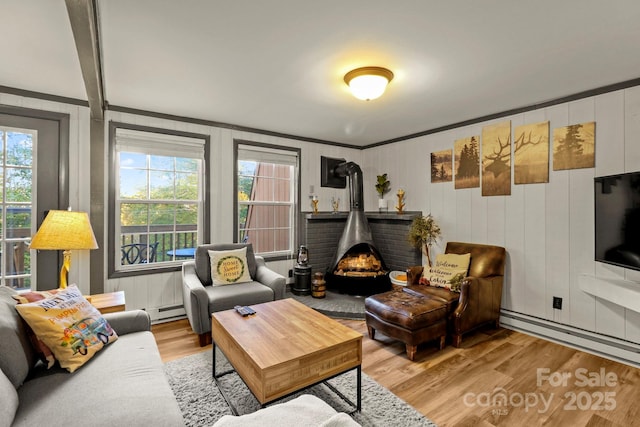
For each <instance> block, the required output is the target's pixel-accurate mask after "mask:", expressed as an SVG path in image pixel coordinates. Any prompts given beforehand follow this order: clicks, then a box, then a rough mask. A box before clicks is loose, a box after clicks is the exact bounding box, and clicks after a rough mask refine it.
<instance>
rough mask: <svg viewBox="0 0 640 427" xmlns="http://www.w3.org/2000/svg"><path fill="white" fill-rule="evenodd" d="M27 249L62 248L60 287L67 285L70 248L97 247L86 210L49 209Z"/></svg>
mask: <svg viewBox="0 0 640 427" xmlns="http://www.w3.org/2000/svg"><path fill="white" fill-rule="evenodd" d="M29 249H42V250H63V251H64V261H63V263H62V269H61V270H60V287H61V288H66V287H67V277H68V275H69V269H70V268H71V250H72V249H98V242H96V236H95V235H94V234H93V229H92V228H91V223H90V222H89V215H88V214H87V213H86V212H74V211H70V210H69V211H57V210H51V211H49V213H48V214H47V216H46V217H45V218H44V221H42V225H41V226H40V229H39V230H38V232H37V233H36V235H35V236H33V238H32V239H31V245H29Z"/></svg>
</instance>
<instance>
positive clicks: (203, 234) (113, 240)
mask: <svg viewBox="0 0 640 427" xmlns="http://www.w3.org/2000/svg"><path fill="white" fill-rule="evenodd" d="M117 129H123V130H133V131H142V132H149V133H156V134H160V135H170V136H177V137H188V138H195V139H201V140H203V141H204V162H203V188H202V213H201V216H202V220H201V222H202V224H201V228H200V227H199V228H198V233H197V242H198V243H197V244H198V245H200V244H203V243H207V242H208V241H209V238H210V237H209V235H210V233H209V227H210V225H209V224H210V210H211V207H210V177H209V176H210V173H209V171H210V145H211V144H210V143H211V137H210V135H206V134H197V133H191V132H183V131H175V130H170V129H164V128H156V127H150V126H142V125H134V124H130V123H122V122H115V121H110V122H109V189H108V192H109V195H108V197H109V212H110V214H109V216H108V222H109V223H108V230H109V235H108V242H107V247H108V248H110V249H109V250H108V257H107V263H108V275H107V277H108V278H110V279H111V278H119V277H130V276H139V275H146V274H158V273H166V272H171V271H179V270H180V269H181V267H182V262H183V261H184V260H176V261H173V262H170V263H151V264H139V265H136V267H135V268H127V269H124V270H121V269H118V268H117V267H116V263H119V261H120V257H116V247H118V248H119V247H120V246H119V244H118V237H119V235H118V231H119V228H120V227H119V224H117V223H116V215H118V212H116V193H117V191H118V188H117V186H116V183H117V182H118V181H119V180H118V178H117V176H118V174H119V169H118V158H117V156H118V151H117V149H116V132H117ZM152 202H154V201H153V200H151V201H149V203H152ZM118 223H119V221H118ZM118 265H119V264H118Z"/></svg>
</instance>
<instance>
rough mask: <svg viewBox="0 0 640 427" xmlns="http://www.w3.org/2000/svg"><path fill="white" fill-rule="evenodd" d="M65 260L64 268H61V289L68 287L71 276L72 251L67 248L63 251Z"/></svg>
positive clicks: (63, 262)
mask: <svg viewBox="0 0 640 427" xmlns="http://www.w3.org/2000/svg"><path fill="white" fill-rule="evenodd" d="M62 254H63V261H62V268H61V269H60V289H64V288H66V287H67V280H68V277H69V269H70V268H71V251H70V250H68V249H67V250H65V251H64V252H62Z"/></svg>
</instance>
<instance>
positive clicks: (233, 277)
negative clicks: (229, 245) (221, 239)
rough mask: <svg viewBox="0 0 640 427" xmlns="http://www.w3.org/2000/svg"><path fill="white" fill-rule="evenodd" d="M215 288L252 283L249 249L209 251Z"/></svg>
mask: <svg viewBox="0 0 640 427" xmlns="http://www.w3.org/2000/svg"><path fill="white" fill-rule="evenodd" d="M209 258H210V259H211V280H212V281H213V286H220V285H233V284H235V283H244V282H251V280H252V279H251V275H250V274H249V264H248V263H247V248H246V247H244V248H241V249H233V250H229V251H209Z"/></svg>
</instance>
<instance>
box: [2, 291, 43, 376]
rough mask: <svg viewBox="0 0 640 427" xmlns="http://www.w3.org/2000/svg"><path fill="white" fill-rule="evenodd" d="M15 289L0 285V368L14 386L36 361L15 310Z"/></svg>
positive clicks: (25, 327)
mask: <svg viewBox="0 0 640 427" xmlns="http://www.w3.org/2000/svg"><path fill="white" fill-rule="evenodd" d="M15 294H16V291H15V290H13V289H11V288H9V287H7V286H0V370H2V372H4V373H5V375H6V376H7V378H8V379H9V381H11V384H13V386H14V387H15V388H18V387H20V386H21V385H22V383H23V382H24V380H25V378H27V375H28V374H29V370H30V369H31V368H32V367H33V366H34V365H35V363H36V361H37V357H36V353H35V351H34V349H33V347H32V346H31V343H30V342H29V335H28V333H27V325H26V324H25V323H24V321H23V320H22V319H21V318H20V316H19V315H18V312H17V311H16V304H17V301H16V300H14V299H13V298H12V295H15Z"/></svg>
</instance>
